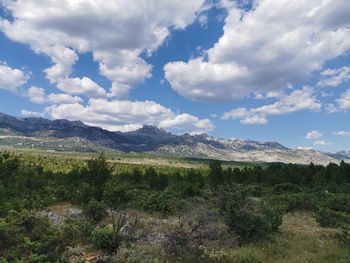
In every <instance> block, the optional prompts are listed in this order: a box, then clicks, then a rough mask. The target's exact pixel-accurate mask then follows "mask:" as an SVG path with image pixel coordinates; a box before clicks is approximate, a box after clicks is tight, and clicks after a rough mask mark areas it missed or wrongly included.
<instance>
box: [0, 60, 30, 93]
mask: <svg viewBox="0 0 350 263" xmlns="http://www.w3.org/2000/svg"><path fill="white" fill-rule="evenodd" d="M28 79H29V76H28V75H26V74H25V73H24V72H23V71H22V70H20V69H16V68H11V67H9V66H7V65H4V64H0V89H4V90H8V91H12V92H15V91H17V88H19V87H20V86H22V85H23V84H25V83H26V82H27V80H28Z"/></svg>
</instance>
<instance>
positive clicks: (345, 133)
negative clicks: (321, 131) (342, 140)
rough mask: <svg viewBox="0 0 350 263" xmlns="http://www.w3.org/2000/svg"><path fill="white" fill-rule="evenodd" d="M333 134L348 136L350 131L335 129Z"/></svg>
mask: <svg viewBox="0 0 350 263" xmlns="http://www.w3.org/2000/svg"><path fill="white" fill-rule="evenodd" d="M333 134H334V135H337V136H343V137H350V131H337V132H333Z"/></svg>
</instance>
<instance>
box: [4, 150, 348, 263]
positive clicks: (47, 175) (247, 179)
mask: <svg viewBox="0 0 350 263" xmlns="http://www.w3.org/2000/svg"><path fill="white" fill-rule="evenodd" d="M4 150H7V151H4ZM349 204H350V165H349V164H346V163H344V162H342V163H341V164H339V165H337V164H330V165H328V166H326V167H324V166H318V165H316V166H315V165H313V164H310V165H309V166H298V165H293V164H290V165H282V164H257V163H236V162H223V163H222V162H219V161H215V160H205V159H186V158H164V157H159V156H153V155H147V154H131V153H130V154H121V153H115V152H106V153H105V154H103V155H99V154H97V153H75V152H66V153H60V152H47V151H29V150H16V151H13V149H10V148H5V149H3V152H1V153H0V262H208V263H212V262H213V263H214V262H225V263H226V262H227V263H228V262H237V263H255V262H262V263H265V262H266V263H268V262H317V263H318V262H350V205H349Z"/></svg>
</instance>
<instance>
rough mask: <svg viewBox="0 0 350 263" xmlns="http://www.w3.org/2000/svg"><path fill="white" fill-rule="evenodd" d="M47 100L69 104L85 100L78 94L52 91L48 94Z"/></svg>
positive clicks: (53, 102)
mask: <svg viewBox="0 0 350 263" xmlns="http://www.w3.org/2000/svg"><path fill="white" fill-rule="evenodd" d="M47 101H48V102H49V103H52V104H67V103H68V104H69V103H81V102H83V100H82V99H81V98H80V97H78V96H72V95H69V94H63V93H60V94H55V93H51V94H49V95H47Z"/></svg>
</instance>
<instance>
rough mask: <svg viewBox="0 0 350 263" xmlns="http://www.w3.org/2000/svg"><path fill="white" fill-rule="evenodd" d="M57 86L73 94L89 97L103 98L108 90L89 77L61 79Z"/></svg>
mask: <svg viewBox="0 0 350 263" xmlns="http://www.w3.org/2000/svg"><path fill="white" fill-rule="evenodd" d="M57 88H58V89H59V90H61V91H63V92H65V93H68V94H71V95H84V96H86V97H88V98H103V97H106V96H107V93H106V91H105V90H104V89H103V88H102V87H100V86H99V85H98V84H97V83H96V82H94V81H93V80H91V79H90V78H88V77H83V78H66V79H60V80H59V83H58V85H57Z"/></svg>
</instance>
